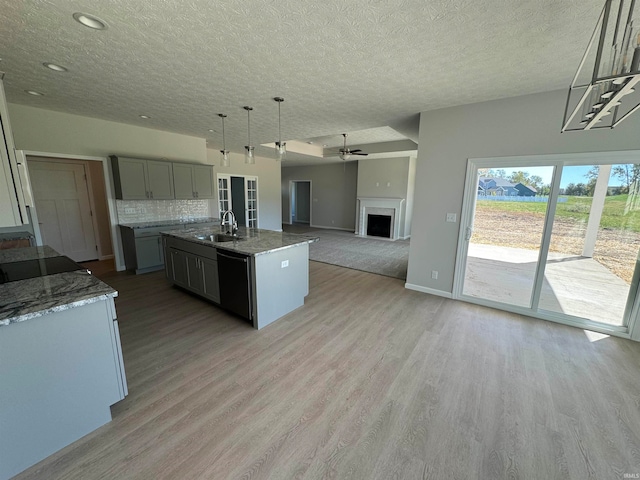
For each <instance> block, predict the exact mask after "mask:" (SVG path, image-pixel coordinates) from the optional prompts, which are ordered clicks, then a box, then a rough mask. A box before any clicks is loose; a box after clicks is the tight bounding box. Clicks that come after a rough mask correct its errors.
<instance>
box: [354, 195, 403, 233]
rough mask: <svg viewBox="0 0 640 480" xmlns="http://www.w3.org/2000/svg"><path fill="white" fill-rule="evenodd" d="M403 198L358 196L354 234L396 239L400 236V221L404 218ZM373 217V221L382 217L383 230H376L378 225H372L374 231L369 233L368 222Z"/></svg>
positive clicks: (375, 221)
mask: <svg viewBox="0 0 640 480" xmlns="http://www.w3.org/2000/svg"><path fill="white" fill-rule="evenodd" d="M404 202H405V200H404V198H373V197H358V205H357V211H356V235H362V236H372V237H378V238H382V237H384V238H388V239H390V240H397V239H399V238H401V235H402V229H401V225H400V224H401V222H403V221H404V220H403V218H404ZM372 217H373V218H374V220H373V221H374V223H377V222H378V220H382V219H379V218H377V217H382V218H384V222H385V227H384V231H380V230H378V229H379V228H381V227H379V226H374V228H375V230H373V231H374V232H376V233H371V232H372V231H371V230H370V229H369V222H370V221H371V218H372Z"/></svg>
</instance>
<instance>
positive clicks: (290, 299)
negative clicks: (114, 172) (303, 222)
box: [162, 227, 318, 329]
mask: <svg viewBox="0 0 640 480" xmlns="http://www.w3.org/2000/svg"><path fill="white" fill-rule="evenodd" d="M162 235H163V244H164V247H165V271H166V275H167V278H168V280H169V281H170V282H171V283H172V284H174V285H177V286H179V287H182V288H184V289H186V290H189V291H190V292H192V293H195V294H197V295H199V296H201V297H203V298H205V299H207V300H209V301H211V302H213V303H215V304H217V305H219V306H221V307H222V308H224V309H226V310H229V311H231V312H233V313H235V314H237V315H239V316H241V317H243V318H245V319H247V320H249V321H250V322H251V324H252V325H253V327H254V328H256V329H260V328H263V327H265V326H266V325H269V324H270V323H272V322H274V321H276V320H277V319H279V318H280V317H282V316H284V315H286V314H287V313H289V312H291V311H293V310H295V309H296V308H298V307H301V306H302V305H304V298H305V297H306V296H307V295H308V293H309V243H312V242H315V241H317V240H318V238H317V237H313V236H308V235H296V234H291V233H285V232H275V231H272V230H262V229H258V228H244V227H240V228H239V230H238V232H237V233H236V235H235V236H232V235H227V234H225V232H224V231H223V230H222V229H221V228H220V227H213V228H211V227H206V228H190V229H186V230H182V231H167V232H162Z"/></svg>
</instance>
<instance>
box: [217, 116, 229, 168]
mask: <svg viewBox="0 0 640 480" xmlns="http://www.w3.org/2000/svg"><path fill="white" fill-rule="evenodd" d="M218 116H219V117H220V118H221V119H222V150H220V153H221V154H222V166H223V167H229V166H230V165H231V161H230V160H229V150H227V144H226V142H225V140H224V119H225V118H227V116H226V115H225V114H224V113H219V114H218Z"/></svg>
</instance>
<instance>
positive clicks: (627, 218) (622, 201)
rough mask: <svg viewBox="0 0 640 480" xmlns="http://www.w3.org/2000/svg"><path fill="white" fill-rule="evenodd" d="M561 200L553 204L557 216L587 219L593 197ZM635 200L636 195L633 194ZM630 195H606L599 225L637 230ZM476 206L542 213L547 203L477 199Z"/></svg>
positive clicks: (639, 220) (638, 213) (639, 221)
mask: <svg viewBox="0 0 640 480" xmlns="http://www.w3.org/2000/svg"><path fill="white" fill-rule="evenodd" d="M564 198H566V199H567V201H566V202H564V203H558V205H557V206H556V218H557V217H562V218H571V219H573V220H575V221H576V222H579V223H587V221H588V220H589V211H590V210H591V202H592V201H593V198H592V197H564ZM632 198H633V199H634V200H636V202H637V201H638V199H636V198H635V197H633V196H632ZM630 204H631V200H630V199H629V195H626V194H625V195H613V196H610V197H606V198H605V201H604V209H603V211H602V219H601V221H600V228H603V229H613V230H626V231H631V232H640V205H636V207H637V208H638V209H634V208H631V205H630ZM478 206H481V207H482V208H491V210H494V211H496V212H523V213H534V214H540V215H544V214H545V212H546V210H547V204H546V203H542V202H509V201H493V200H478Z"/></svg>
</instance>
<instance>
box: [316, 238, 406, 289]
mask: <svg viewBox="0 0 640 480" xmlns="http://www.w3.org/2000/svg"><path fill="white" fill-rule="evenodd" d="M310 234H313V235H315V236H317V237H319V238H320V240H319V241H318V242H315V243H312V244H311V245H309V259H310V260H314V261H316V262H323V263H329V264H331V265H338V266H340V267H347V268H353V269H354V270H362V271H364V272H370V273H377V274H379V275H386V276H387V277H395V278H401V279H402V280H405V279H406V278H407V264H408V262H409V240H396V241H389V240H376V239H372V238H363V237H358V236H356V235H354V234H353V233H351V232H343V231H340V230H320V229H313V231H311V232H310Z"/></svg>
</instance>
